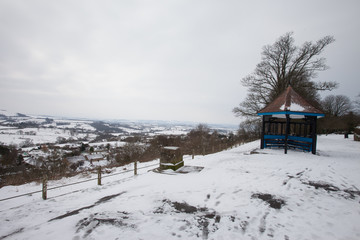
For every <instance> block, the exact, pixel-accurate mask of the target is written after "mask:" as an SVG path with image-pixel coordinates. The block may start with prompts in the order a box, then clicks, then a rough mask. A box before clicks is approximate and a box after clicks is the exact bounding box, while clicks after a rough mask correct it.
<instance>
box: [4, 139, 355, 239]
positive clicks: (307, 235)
mask: <svg viewBox="0 0 360 240" xmlns="http://www.w3.org/2000/svg"><path fill="white" fill-rule="evenodd" d="M258 147H259V142H258V141H256V142H252V143H249V144H245V145H242V146H240V147H238V148H234V149H232V150H228V151H224V152H221V153H216V154H212V155H207V156H196V157H195V159H194V160H192V159H191V157H190V156H184V160H185V165H186V166H188V168H189V166H190V167H191V166H201V167H204V169H203V170H202V171H200V172H196V171H194V172H190V173H187V174H181V173H178V174H160V173H155V172H152V171H150V172H147V169H142V170H139V172H140V173H141V174H140V175H138V176H136V177H134V176H132V172H129V173H127V174H120V175H116V176H113V177H108V178H104V179H103V181H102V183H103V185H102V186H97V185H96V181H91V182H86V183H83V184H79V185H72V186H69V187H64V188H59V189H54V190H50V191H49V192H48V197H49V198H48V200H42V199H41V194H40V193H36V194H32V195H31V196H24V197H20V198H16V199H12V200H6V201H0V215H1V218H0V239H37V240H38V239H52V240H55V239H74V240H75V239H284V240H287V239H354V240H355V239H360V227H359V222H360V196H359V194H360V192H359V188H360V174H359V173H360V157H359V155H360V143H359V142H354V141H353V140H351V139H344V138H343V136H336V135H329V136H320V137H319V141H318V155H312V154H310V153H303V152H295V151H288V154H287V155H285V154H283V151H282V150H270V149H266V150H259V149H258ZM255 149H256V150H255ZM146 164H152V163H146ZM140 166H142V165H140ZM118 171H120V169H119V170H118ZM104 175H105V174H104ZM93 177H95V175H93ZM84 179H85V178H84V177H81V176H77V177H74V178H69V179H62V180H59V181H54V182H50V183H49V186H48V187H49V188H51V187H52V186H58V185H61V184H68V183H71V182H76V181H79V180H84ZM40 189H41V185H40V184H36V183H31V184H26V185H22V186H8V187H3V188H2V189H0V196H1V197H0V198H1V199H3V198H6V197H10V196H14V195H19V194H22V193H26V192H31V191H36V190H40Z"/></svg>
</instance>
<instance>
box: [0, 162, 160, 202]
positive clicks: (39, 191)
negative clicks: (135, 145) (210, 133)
mask: <svg viewBox="0 0 360 240" xmlns="http://www.w3.org/2000/svg"><path fill="white" fill-rule="evenodd" d="M155 166H159V163H156V164H151V165H146V166H143V167H137V162H134V169H131V170H125V171H121V172H118V173H113V174H107V175H104V176H102V175H101V168H99V172H100V174H99V172H98V176H97V177H93V178H90V179H86V180H83V181H78V182H73V183H69V184H64V185H60V186H55V187H50V188H47V180H46V178H44V179H43V185H42V190H38V191H33V192H28V193H24V194H19V195H16V196H11V197H7V198H3V199H0V202H2V201H6V200H10V199H14V198H19V197H24V196H28V195H32V194H35V193H43V199H44V200H45V199H46V198H47V194H46V193H47V191H49V190H54V189H59V188H63V187H68V186H72V185H77V184H81V183H85V182H90V181H95V180H97V181H98V185H101V179H104V178H108V177H112V176H116V175H120V174H125V173H128V172H134V175H138V173H137V171H138V170H140V169H145V168H151V167H155ZM99 183H100V184H99ZM44 191H45V192H44ZM44 194H45V195H44Z"/></svg>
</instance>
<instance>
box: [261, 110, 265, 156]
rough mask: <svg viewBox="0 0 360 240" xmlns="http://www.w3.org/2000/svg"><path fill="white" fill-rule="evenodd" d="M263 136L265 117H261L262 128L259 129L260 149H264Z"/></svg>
mask: <svg viewBox="0 0 360 240" xmlns="http://www.w3.org/2000/svg"><path fill="white" fill-rule="evenodd" d="M264 135H265V115H264V116H263V121H262V128H261V143H260V148H261V149H264V147H265V139H264Z"/></svg>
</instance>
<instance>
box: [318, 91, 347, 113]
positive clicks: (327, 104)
mask: <svg viewBox="0 0 360 240" xmlns="http://www.w3.org/2000/svg"><path fill="white" fill-rule="evenodd" d="M321 105H322V108H323V109H324V111H325V113H327V114H330V115H331V116H334V117H341V116H344V115H345V114H347V113H349V112H350V111H351V110H352V104H351V101H350V98H348V97H347V96H344V95H329V96H327V97H325V98H324V100H323V101H322V102H321Z"/></svg>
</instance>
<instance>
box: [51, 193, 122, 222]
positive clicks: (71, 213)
mask: <svg viewBox="0 0 360 240" xmlns="http://www.w3.org/2000/svg"><path fill="white" fill-rule="evenodd" d="M123 193H124V192H121V193H117V194H113V195H109V196H106V197H103V198H100V199H99V200H98V201H96V202H95V203H94V204H92V205H89V206H86V207H82V208H79V209H76V210H73V211H70V212H67V213H65V214H63V215H60V216H57V217H55V218H52V219H50V220H49V222H51V221H54V220H59V219H63V218H66V217H70V216H73V215H77V214H79V212H81V211H82V210H85V209H89V208H93V207H95V206H97V205H99V204H102V203H105V202H107V201H109V200H111V199H113V198H115V197H117V196H120V195H121V194H123Z"/></svg>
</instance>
